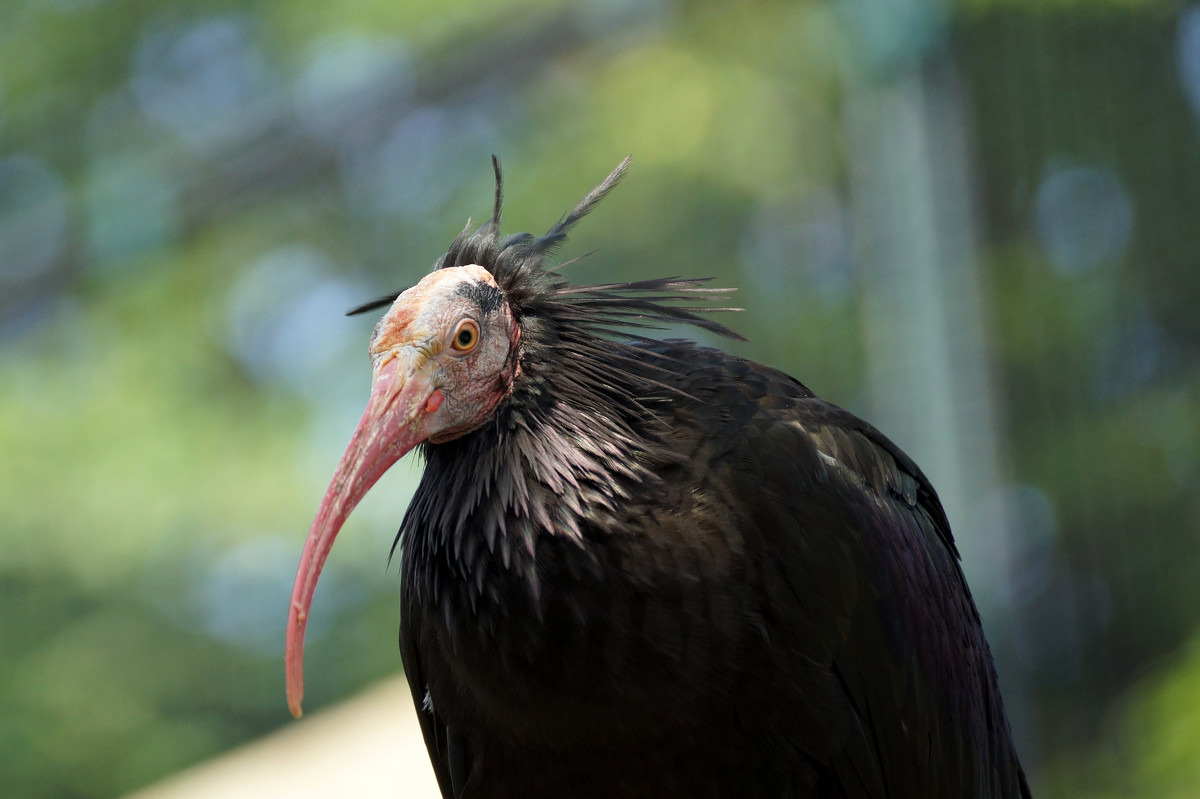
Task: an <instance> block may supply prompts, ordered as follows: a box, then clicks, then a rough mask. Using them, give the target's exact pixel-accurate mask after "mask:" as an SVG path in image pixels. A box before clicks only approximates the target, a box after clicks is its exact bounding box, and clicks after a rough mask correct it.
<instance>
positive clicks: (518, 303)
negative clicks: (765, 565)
mask: <svg viewBox="0 0 1200 799" xmlns="http://www.w3.org/2000/svg"><path fill="white" fill-rule="evenodd" d="M629 163H630V159H629V158H626V159H625V160H624V161H622V162H621V164H620V165H618V166H617V168H616V169H614V170H613V171H612V172H611V173H609V175H608V177H606V178H605V179H604V180H603V181H602V182H601V183H600V184H599V185H598V186H596V187H595V188H594V189H592V190H591V191H590V192H588V193H587V195H586V196H585V197H584V198H583V199H582V200H580V201H579V203H578V204H576V205H575V207H574V208H572V209H571V211H570V212H568V213H567V214H565V215H564V216H563V217H562V218H561V219H559V220H558V222H556V223H555V224H554V225H553V226H551V227H550V229H549V230H547V231H546V232H545V233H544V234H543V235H541V236H533V235H531V234H529V233H518V234H515V235H509V236H502V234H501V231H500V217H501V210H502V201H503V181H502V173H501V170H500V163H499V160H498V159H493V167H494V169H495V173H496V194H495V205H494V207H493V212H492V217H491V219H489V220H488V221H487V222H486V223H485V224H483V225H481V226H480V227H478V228H477V229H475V230H472V229H471V226H470V224H469V223H468V226H467V227H466V228H464V229H463V231H462V232H461V233H459V234H458V236H457V237H455V239H454V241H453V242H452V243H451V244H450V247H449V249H448V250H447V251H446V254H445V255H443V256H442V257H441V258H440V259H439V260H438V261H437V263H436V264H435V266H434V268H435V269H444V268H448V267H455V266H465V265H467V264H477V265H479V266H482V267H483V268H485V269H487V270H488V271H489V272H490V273H491V274H492V276H493V277H494V278H495V280H496V284H497V286H499V288H500V290H501V292H502V293H503V295H504V298H505V301H506V302H507V303H508V305H509V308H510V310H511V311H512V314H513V318H514V319H515V320H516V322H517V324H518V325H519V326H520V329H521V339H520V341H521V343H520V353H519V355H518V357H519V359H520V375H519V377H518V378H517V379H516V380H515V381H514V384H513V387H512V393H511V395H510V396H509V397H508V398H507V400H505V401H504V402H503V403H501V405H500V406H498V408H497V410H496V412H495V414H494V417H493V419H492V420H491V421H490V422H489V423H488V424H486V425H485V426H483V427H481V428H479V429H477V430H475V431H474V432H472V433H469V434H467V435H465V436H463V437H461V438H459V439H454V440H451V441H448V442H443V443H439V444H436V445H434V444H428V443H427V444H425V445H423V451H424V454H425V456H426V459H427V466H426V471H425V476H424V478H423V480H422V487H421V488H420V489H419V490H418V492H417V495H416V497H415V498H414V500H413V504H412V506H410V508H409V513H408V515H407V516H406V518H405V521H404V524H403V527H402V530H401V535H400V536H399V537H398V541H399V540H401V539H407V542H408V543H406V544H404V545H403V546H404V548H405V551H406V558H409V559H411V561H412V563H420V564H423V566H422V567H421V568H423V569H424V568H427V569H429V572H428V574H427V577H428V579H427V580H423V581H422V585H424V586H425V587H426V588H427V589H430V590H433V591H434V592H435V593H438V592H440V589H441V588H442V587H444V586H446V585H448V584H449V583H448V582H447V581H448V579H449V578H448V577H446V575H445V574H444V573H443V572H442V570H443V569H449V570H450V571H452V572H460V571H461V573H462V574H470V575H471V579H469V580H462V581H458V580H456V581H454V584H456V585H460V586H464V587H466V588H467V590H468V594H469V597H468V598H465V599H464V600H463V601H465V602H468V603H469V604H470V605H472V606H474V605H475V603H476V602H477V601H478V600H479V598H480V597H481V596H482V595H483V594H486V593H487V590H488V589H487V588H486V585H485V583H486V582H487V581H486V580H485V579H484V577H483V574H484V573H485V572H486V573H491V574H493V575H495V574H496V572H495V571H494V570H496V569H500V571H501V572H504V573H510V574H514V575H520V576H521V579H522V580H523V581H525V583H526V585H527V586H528V588H529V590H530V592H531V594H532V595H534V596H536V595H537V593H538V588H537V583H538V574H537V570H536V568H535V567H534V562H533V561H534V551H535V549H536V545H535V542H536V540H537V539H538V538H539V537H541V536H543V535H552V536H555V537H559V536H565V537H567V538H569V539H573V540H576V541H580V540H582V537H583V534H584V533H583V528H582V527H581V525H582V524H583V523H584V520H585V519H588V520H589V521H588V523H589V524H593V525H600V526H603V525H602V522H601V520H602V519H603V518H606V517H609V516H613V517H614V518H615V515H616V514H617V509H618V508H619V507H620V506H621V505H622V503H624V502H626V501H628V499H629V492H632V491H649V490H652V488H651V487H652V486H653V485H654V484H655V483H656V481H657V479H658V478H657V476H656V469H657V468H659V467H661V466H662V465H664V464H666V463H668V462H672V459H673V458H676V457H677V456H676V455H675V453H674V451H673V450H672V448H671V447H670V446H668V445H667V444H666V443H665V440H664V436H666V435H667V434H668V432H669V431H668V428H667V426H666V425H665V424H664V423H663V422H662V420H661V419H660V418H659V415H658V414H659V412H660V411H661V409H662V407H663V405H662V403H663V402H669V401H670V400H671V398H672V397H678V396H680V394H681V392H682V389H680V388H679V386H680V385H681V384H682V381H680V380H679V379H677V375H678V374H679V373H680V372H682V371H683V370H684V369H686V368H687V365H686V364H683V363H681V362H680V361H678V360H676V359H674V358H672V357H671V356H669V355H667V354H666V352H667V349H664V348H661V347H656V346H654V345H653V344H651V342H652V339H650V338H648V337H647V336H646V335H645V334H646V332H648V331H650V330H655V329H662V328H664V327H666V326H669V325H678V324H687V325H694V326H696V327H699V328H701V329H704V330H707V331H710V332H712V333H714V334H717V335H722V336H728V337H731V338H737V339H740V336H738V335H737V334H736V333H734V332H733V331H732V330H730V329H729V328H727V327H725V326H724V325H722V324H720V323H719V322H716V321H713V320H712V319H709V318H706V317H705V316H703V315H702V314H705V313H707V312H711V311H723V310H737V309H733V308H725V307H720V306H719V303H714V302H713V300H720V299H723V298H724V297H725V296H726V295H727V294H728V293H729V291H731V290H730V289H720V288H710V287H708V286H707V285H706V283H707V279H685V278H679V277H665V278H652V279H648V280H639V281H632V282H627V283H599V284H579V285H576V284H572V283H570V282H569V281H568V280H567V279H566V278H565V277H564V276H563V275H562V274H561V273H560V272H559V271H557V269H556V268H554V267H552V266H548V265H547V259H548V257H549V256H550V255H551V254H552V253H553V251H554V250H555V249H556V248H557V247H558V246H559V245H561V244H562V242H563V241H564V240H565V238H566V236H567V233H568V232H569V231H570V229H571V228H572V226H574V225H575V224H576V223H577V222H578V221H579V220H580V219H582V218H583V217H584V216H585V215H586V214H587V213H588V212H589V211H591V210H592V209H593V208H594V207H595V206H596V204H597V203H598V202H599V201H600V200H601V199H603V198H604V196H605V195H606V194H607V193H608V192H609V191H611V190H612V188H613V187H614V186H616V184H617V183H618V181H620V179H621V177H622V176H623V175H624V174H625V171H626V170H627V169H628V167H629ZM567 263H570V262H569V261H568V262H567ZM395 296H397V295H392V296H391V297H385V298H381V299H380V300H376V301H375V302H373V303H367V304H365V305H364V306H360V309H356V310H367V309H369V308H372V307H379V306H381V305H385V304H387V303H389V302H391V301H392V300H393V299H394V297H395ZM631 452H637V453H640V455H639V457H638V458H637V459H635V460H630V458H629V453H631ZM584 509H587V510H586V512H585V510H584ZM471 531H474V532H471ZM485 564H488V565H486V566H485ZM410 565H411V564H410ZM414 568H415V567H414ZM510 569H511V572H510V571H509V570H510ZM439 575H440V576H439Z"/></svg>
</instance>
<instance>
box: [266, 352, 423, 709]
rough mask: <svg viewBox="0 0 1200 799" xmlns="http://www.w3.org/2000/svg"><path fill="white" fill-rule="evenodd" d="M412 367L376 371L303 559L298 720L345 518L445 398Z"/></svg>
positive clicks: (291, 657)
mask: <svg viewBox="0 0 1200 799" xmlns="http://www.w3.org/2000/svg"><path fill="white" fill-rule="evenodd" d="M402 361H405V362H404V363H402ZM413 366H414V364H412V363H411V362H408V359H407V358H402V357H392V358H389V359H388V360H387V361H385V362H384V363H383V365H382V366H380V367H378V368H377V370H376V373H375V378H374V383H373V385H372V387H371V400H370V402H368V403H367V410H366V411H365V412H364V413H363V415H362V419H360V420H359V422H358V427H357V428H356V429H355V430H354V435H353V436H351V438H350V444H349V446H347V447H346V452H345V454H343V455H342V460H341V461H340V462H339V463H338V466H337V470H336V471H335V472H334V473H333V479H332V480H331V481H330V483H329V488H328V489H326V491H325V498H324V499H322V500H321V507H320V508H319V509H318V510H317V518H316V519H315V520H314V521H313V525H312V529H311V530H309V532H308V540H307V541H305V543H304V551H303V553H301V555H300V566H299V568H298V569H297V570H296V582H295V583H294V584H293V585H292V603H291V607H290V608H289V610H288V625H287V654H286V655H285V658H284V662H285V667H286V669H287V700H288V709H289V710H291V711H292V715H293V716H295V717H296V718H299V717H300V713H301V710H300V701H301V699H303V697H304V628H305V624H306V622H307V620H308V610H309V607H310V606H311V605H312V598H313V592H314V591H315V590H316V587H317V578H318V577H320V575H321V567H322V566H324V565H325V559H326V558H327V557H328V556H329V551H330V550H331V549H332V548H333V541H334V539H335V538H337V534H338V531H339V530H341V529H342V525H343V524H344V523H345V521H346V518H347V517H348V516H349V515H350V512H351V511H352V510H354V507H355V506H356V505H357V504H358V503H359V501H360V500H361V499H362V498H363V496H364V495H365V494H366V493H367V491H368V490H369V489H370V488H371V486H373V485H375V482H376V481H377V480H378V479H379V478H380V477H381V476H383V473H384V472H386V471H387V470H388V469H389V468H390V467H391V465H392V464H393V463H395V462H396V461H398V460H400V458H402V457H403V456H404V454H405V453H406V452H408V451H409V450H410V449H412V448H413V447H415V446H416V445H417V444H419V443H421V442H422V441H424V440H425V439H426V438H427V437H428V435H429V431H427V430H425V419H426V413H427V412H432V411H435V410H437V406H438V405H439V404H440V402H441V399H442V395H441V392H440V391H438V390H436V389H433V387H432V386H431V385H430V382H429V378H428V376H427V375H426V374H424V373H423V372H422V371H421V370H416V369H413V368H411V367H413ZM402 367H409V368H402Z"/></svg>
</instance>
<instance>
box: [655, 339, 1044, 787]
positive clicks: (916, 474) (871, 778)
mask: <svg viewBox="0 0 1200 799" xmlns="http://www.w3.org/2000/svg"><path fill="white" fill-rule="evenodd" d="M654 349H656V350H658V351H659V352H661V353H663V354H665V355H667V356H668V357H671V358H675V359H677V360H678V361H679V362H681V363H687V364H689V368H688V375H687V377H686V379H685V383H684V387H685V389H686V390H687V392H688V393H689V395H690V396H691V397H693V398H694V399H695V401H694V402H685V403H682V407H678V408H677V410H676V413H675V420H674V423H675V426H676V427H677V429H679V428H686V429H688V430H690V431H694V432H695V435H696V441H695V442H694V443H693V444H691V445H689V446H688V448H689V449H691V450H692V453H691V457H692V459H693V463H694V464H699V466H695V465H694V466H693V469H694V470H695V471H694V473H701V474H705V475H706V477H705V479H704V483H703V484H702V485H701V486H700V489H699V490H700V491H701V492H703V493H711V494H713V495H716V496H722V497H723V500H724V503H725V506H726V507H728V508H731V509H732V516H733V518H735V519H736V522H735V523H736V524H737V525H738V527H739V528H740V529H739V533H740V536H741V538H742V540H743V541H744V548H745V553H746V555H745V557H746V559H747V575H748V576H747V579H748V580H750V581H751V583H752V584H753V586H754V589H755V591H756V592H757V595H758V596H759V598H760V599H759V603H760V609H761V613H762V616H763V620H762V621H763V628H764V630H763V635H764V638H765V639H766V647H765V650H766V654H765V655H764V660H765V663H763V664H761V665H758V666H756V670H755V673H754V675H753V676H752V677H750V678H749V679H748V680H747V682H748V683H750V685H748V686H747V689H746V696H745V698H744V702H743V706H742V710H741V713H740V714H739V715H740V717H741V719H742V720H747V719H756V720H757V721H755V722H753V723H754V724H758V725H759V726H760V729H761V732H760V734H761V735H762V736H763V738H764V740H763V742H762V745H763V746H765V747H767V748H769V749H770V750H771V751H772V752H773V753H774V762H775V764H776V766H775V768H776V769H777V770H778V772H779V773H777V774H776V775H775V777H774V779H775V781H776V782H777V783H778V784H781V785H790V784H794V783H796V782H797V780H798V778H797V777H795V776H793V775H797V774H801V773H803V774H806V775H809V774H811V773H812V772H813V771H815V772H816V774H817V785H818V789H817V793H818V794H819V795H822V796H845V797H872V798H874V797H889V798H890V799H899V798H900V797H913V798H914V799H916V797H921V799H937V798H938V797H945V799H951V797H953V798H954V799H958V798H959V797H968V796H969V797H1020V796H1027V795H1028V793H1027V792H1028V789H1027V788H1026V787H1025V785H1024V776H1023V774H1022V773H1021V768H1020V765H1019V763H1018V761H1017V758H1016V755H1015V753H1014V750H1013V747H1012V743H1011V738H1010V734H1009V729H1008V723H1007V720H1006V717H1005V715H1004V711H1003V706H1002V703H1001V700H1000V695H999V691H998V687H997V683H996V675H995V671H994V668H993V666H992V661H991V655H990V653H989V651H988V647H987V643H986V641H985V639H984V636H983V630H982V628H981V626H980V622H979V616H978V613H977V611H976V609H975V605H974V603H973V601H972V599H971V596H970V593H969V591H968V589H967V586H966V581H965V579H964V577H963V574H962V571H961V569H960V568H959V564H958V553H957V550H956V549H955V546H954V540H953V537H952V535H951V533H950V527H949V524H948V522H947V520H946V515H945V512H944V511H943V509H942V507H941V504H940V502H939V501H938V498H937V495H936V493H935V492H934V490H933V488H932V486H931V485H930V483H929V481H928V480H927V479H926V478H925V476H924V475H923V474H922V473H921V471H920V469H918V468H917V466H916V464H915V463H913V461H912V460H911V459H909V458H908V457H907V456H906V455H905V454H904V453H903V452H901V451H900V449H899V448H898V447H896V446H895V445H894V444H893V443H892V442H890V441H889V440H888V439H887V438H886V437H884V436H883V435H882V434H880V433H879V432H878V431H877V430H875V429H874V428H873V427H871V426H870V425H869V424H867V423H866V422H864V421H862V420H861V419H859V418H857V417H855V416H854V415H853V414H850V413H848V412H846V411H844V410H842V409H840V408H838V407H836V406H834V405H831V404H830V403H827V402H825V401H823V400H821V399H819V398H817V397H815V396H813V395H812V393H811V392H810V391H808V390H807V389H806V388H805V387H804V386H802V385H801V384H800V383H798V382H797V381H795V380H794V379H792V378H790V377H788V376H787V375H785V374H783V373H781V372H778V371H776V370H773V369H769V368H767V367H763V366H760V365H758V364H754V363H752V362H749V361H745V360H742V359H737V358H733V357H730V356H727V355H723V354H721V353H717V352H714V351H712V350H704V349H699V348H688V347H687V346H686V345H684V344H682V343H670V344H667V345H659V346H656V347H654ZM747 723H750V722H747ZM804 779H805V780H807V781H811V778H810V777H807V776H806V777H805V778H804Z"/></svg>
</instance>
